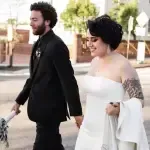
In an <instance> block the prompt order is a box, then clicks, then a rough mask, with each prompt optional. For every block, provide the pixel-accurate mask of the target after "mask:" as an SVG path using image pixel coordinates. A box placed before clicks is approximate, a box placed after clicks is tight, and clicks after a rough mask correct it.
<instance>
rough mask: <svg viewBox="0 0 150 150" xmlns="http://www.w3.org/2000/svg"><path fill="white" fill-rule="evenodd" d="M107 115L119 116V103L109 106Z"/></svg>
mask: <svg viewBox="0 0 150 150" xmlns="http://www.w3.org/2000/svg"><path fill="white" fill-rule="evenodd" d="M106 113H107V114H108V115H110V116H118V115H119V113H120V105H119V103H113V104H108V105H107V107H106Z"/></svg>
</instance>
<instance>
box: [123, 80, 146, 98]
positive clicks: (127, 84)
mask: <svg viewBox="0 0 150 150" xmlns="http://www.w3.org/2000/svg"><path fill="white" fill-rule="evenodd" d="M123 87H124V89H125V91H127V92H128V94H129V97H130V98H133V97H135V98H138V99H140V100H144V95H143V92H142V87H141V84H140V81H139V80H138V79H134V78H131V79H127V80H125V81H124V83H123Z"/></svg>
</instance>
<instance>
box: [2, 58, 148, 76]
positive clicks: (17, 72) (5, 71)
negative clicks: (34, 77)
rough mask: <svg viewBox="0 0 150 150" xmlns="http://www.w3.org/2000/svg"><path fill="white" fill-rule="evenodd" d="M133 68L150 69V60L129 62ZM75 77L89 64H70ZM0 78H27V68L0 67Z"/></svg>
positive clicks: (83, 71) (87, 67)
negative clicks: (138, 62)
mask: <svg viewBox="0 0 150 150" xmlns="http://www.w3.org/2000/svg"><path fill="white" fill-rule="evenodd" d="M130 62H131V64H132V65H133V67H135V68H145V67H150V58H147V59H145V62H144V63H143V64H137V62H136V60H133V59H132V60H130ZM72 66H73V69H74V72H75V75H77V74H85V73H87V72H88V70H89V67H90V63H76V64H72ZM0 76H29V66H25V65H22V66H21V65H17V66H14V67H12V68H9V67H8V66H0Z"/></svg>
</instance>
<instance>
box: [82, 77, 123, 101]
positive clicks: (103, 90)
mask: <svg viewBox="0 0 150 150" xmlns="http://www.w3.org/2000/svg"><path fill="white" fill-rule="evenodd" d="M81 87H82V88H83V90H84V91H85V92H86V93H87V94H88V95H91V96H95V97H99V100H101V99H102V100H104V99H105V100H111V101H113V100H114V101H118V100H119V101H120V100H123V97H124V94H125V91H124V88H123V86H122V84H121V83H119V82H116V81H113V80H111V79H108V78H106V77H102V76H90V75H85V77H84V79H83V82H82V85H81Z"/></svg>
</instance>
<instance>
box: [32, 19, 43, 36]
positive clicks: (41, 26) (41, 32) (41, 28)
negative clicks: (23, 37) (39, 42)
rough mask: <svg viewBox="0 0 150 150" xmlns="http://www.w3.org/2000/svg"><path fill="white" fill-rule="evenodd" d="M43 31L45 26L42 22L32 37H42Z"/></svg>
mask: <svg viewBox="0 0 150 150" xmlns="http://www.w3.org/2000/svg"><path fill="white" fill-rule="evenodd" d="M45 29H46V27H45V24H44V22H43V23H42V24H41V25H39V26H38V28H37V30H36V31H33V34H34V35H42V34H44V32H45Z"/></svg>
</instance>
